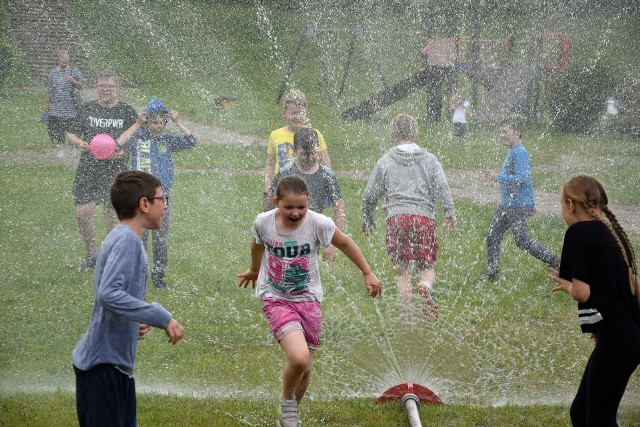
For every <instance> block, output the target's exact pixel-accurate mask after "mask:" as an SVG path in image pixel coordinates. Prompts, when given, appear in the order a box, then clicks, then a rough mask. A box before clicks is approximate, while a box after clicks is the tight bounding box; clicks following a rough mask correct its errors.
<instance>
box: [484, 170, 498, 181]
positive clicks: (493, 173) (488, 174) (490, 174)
mask: <svg viewBox="0 0 640 427" xmlns="http://www.w3.org/2000/svg"><path fill="white" fill-rule="evenodd" d="M484 176H485V177H487V178H488V179H490V180H491V181H497V180H498V173H497V172H496V171H494V170H486V171H484Z"/></svg>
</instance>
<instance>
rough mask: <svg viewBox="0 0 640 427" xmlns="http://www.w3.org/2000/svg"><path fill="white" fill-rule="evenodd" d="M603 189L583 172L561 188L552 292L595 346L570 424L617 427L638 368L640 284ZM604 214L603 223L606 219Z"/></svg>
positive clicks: (625, 239) (631, 253)
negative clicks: (569, 303) (573, 306)
mask: <svg viewBox="0 0 640 427" xmlns="http://www.w3.org/2000/svg"><path fill="white" fill-rule="evenodd" d="M608 203H609V200H608V197H607V193H606V192H605V189H604V186H603V185H602V183H601V182H600V181H598V180H597V179H595V178H593V177H590V176H586V175H582V176H576V177H574V178H572V179H570V180H569V181H567V182H566V183H565V184H564V186H563V187H562V195H561V200H560V204H561V208H562V216H563V218H564V220H565V222H566V223H567V225H568V227H569V228H568V229H567V231H566V233H565V236H564V244H563V246H562V257H561V259H562V262H561V264H560V271H559V272H558V270H555V269H551V273H552V274H550V275H549V277H550V278H551V279H552V280H554V281H555V282H556V283H557V286H555V287H554V288H553V291H563V292H566V293H567V294H569V295H570V296H571V298H573V299H574V300H576V301H578V321H579V324H580V328H581V329H582V332H584V333H591V334H593V337H594V339H595V347H594V349H593V352H592V353H591V356H590V357H589V361H588V362H587V366H586V368H585V371H584V374H583V376H582V381H581V382H580V386H579V388H578V392H577V394H576V397H575V399H574V400H573V404H572V405H571V423H572V425H574V426H617V425H618V423H617V421H616V413H617V411H618V406H619V405H620V401H621V399H622V396H623V394H624V391H625V389H626V387H627V383H628V381H629V378H631V375H632V374H633V371H634V370H635V369H636V368H637V366H638V364H640V305H639V303H638V299H639V298H638V297H639V293H640V287H639V286H638V282H637V274H638V270H637V266H636V256H635V251H634V250H633V246H631V243H630V242H629V238H628V237H627V234H626V233H625V231H624V230H623V228H622V226H621V225H620V223H619V222H618V220H617V219H616V217H615V215H614V214H613V212H611V210H610V209H609V207H608V206H607V205H608ZM605 217H606V219H607V220H605Z"/></svg>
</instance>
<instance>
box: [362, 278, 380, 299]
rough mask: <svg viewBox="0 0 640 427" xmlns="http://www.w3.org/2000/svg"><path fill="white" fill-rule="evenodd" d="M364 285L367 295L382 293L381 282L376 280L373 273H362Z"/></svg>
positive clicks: (372, 295) (373, 295)
mask: <svg viewBox="0 0 640 427" xmlns="http://www.w3.org/2000/svg"><path fill="white" fill-rule="evenodd" d="M364 286H365V287H366V288H367V295H369V296H370V297H375V296H377V295H382V282H380V280H378V278H377V277H376V275H375V274H373V273H369V274H365V275H364Z"/></svg>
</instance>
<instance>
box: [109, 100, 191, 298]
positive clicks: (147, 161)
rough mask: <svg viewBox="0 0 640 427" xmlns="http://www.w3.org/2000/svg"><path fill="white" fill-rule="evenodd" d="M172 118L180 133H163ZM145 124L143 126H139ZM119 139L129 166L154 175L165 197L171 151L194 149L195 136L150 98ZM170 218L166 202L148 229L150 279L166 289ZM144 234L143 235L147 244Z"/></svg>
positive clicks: (170, 177)
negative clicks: (158, 218)
mask: <svg viewBox="0 0 640 427" xmlns="http://www.w3.org/2000/svg"><path fill="white" fill-rule="evenodd" d="M169 120H171V121H172V122H173V123H175V125H176V126H177V127H178V129H179V130H180V132H181V133H182V135H181V136H180V135H174V134H172V133H169V132H165V131H164V129H165V127H166V125H167V123H168V121H169ZM143 124H144V126H142V125H143ZM119 142H120V143H122V144H123V149H125V150H127V151H129V152H130V153H131V169H134V170H142V171H145V172H149V173H150V174H152V175H154V176H155V177H157V178H158V179H160V182H162V188H163V189H164V191H165V194H166V195H167V196H170V193H171V187H172V186H173V179H174V171H173V157H172V154H173V153H174V152H176V151H181V150H185V149H188V148H193V147H195V145H196V142H197V139H196V137H195V136H194V135H193V134H192V133H191V132H190V131H189V129H187V128H186V127H185V126H184V125H183V124H182V122H180V120H179V119H178V113H177V112H175V111H169V110H168V109H167V108H166V107H165V106H164V105H162V103H160V102H159V101H158V100H157V99H155V98H154V99H153V100H152V101H151V102H150V103H149V105H147V107H146V108H145V109H144V112H143V114H141V115H140V118H139V120H138V121H137V123H136V125H134V126H133V127H132V128H131V129H130V130H128V131H127V132H125V133H124V134H123V135H122V136H121V138H120V139H119ZM170 221H171V202H169V204H168V205H167V210H166V212H165V214H164V220H163V221H162V227H160V228H159V229H157V230H153V231H152V232H151V238H152V243H153V268H152V270H151V280H152V281H153V284H154V285H155V287H156V288H157V289H166V288H167V284H166V282H165V279H164V270H165V268H166V267H167V264H168V263H169V257H168V239H169V223H170ZM146 240H147V236H146V235H145V236H144V241H145V243H146Z"/></svg>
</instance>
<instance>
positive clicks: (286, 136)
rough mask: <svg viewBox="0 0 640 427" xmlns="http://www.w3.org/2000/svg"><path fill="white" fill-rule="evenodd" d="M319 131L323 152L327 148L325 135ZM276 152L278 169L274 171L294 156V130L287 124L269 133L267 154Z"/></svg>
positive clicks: (276, 171)
mask: <svg viewBox="0 0 640 427" xmlns="http://www.w3.org/2000/svg"><path fill="white" fill-rule="evenodd" d="M316 131H317V132H318V151H319V152H322V151H325V150H326V149H327V144H326V143H325V142H324V137H323V136H322V134H321V133H320V131H319V130H317V129H316ZM271 154H275V156H276V169H275V171H274V173H278V171H279V170H280V167H282V166H283V165H284V164H286V162H287V160H288V159H291V158H293V132H291V131H289V130H287V128H286V126H285V127H283V128H280V129H276V130H274V131H273V132H271V135H269V145H268V146H267V155H271Z"/></svg>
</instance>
